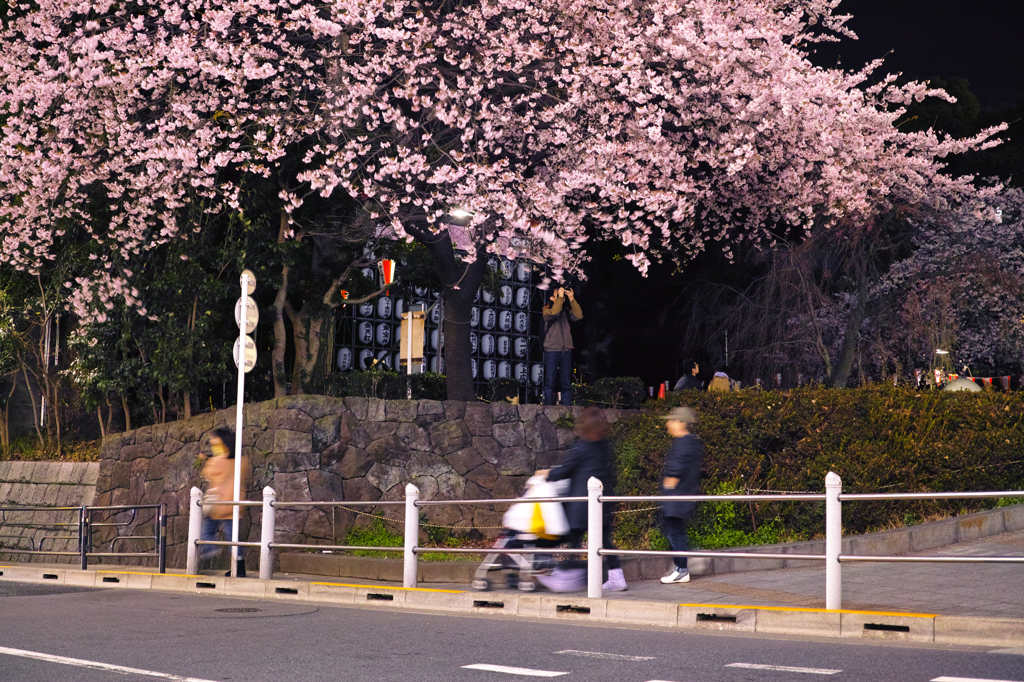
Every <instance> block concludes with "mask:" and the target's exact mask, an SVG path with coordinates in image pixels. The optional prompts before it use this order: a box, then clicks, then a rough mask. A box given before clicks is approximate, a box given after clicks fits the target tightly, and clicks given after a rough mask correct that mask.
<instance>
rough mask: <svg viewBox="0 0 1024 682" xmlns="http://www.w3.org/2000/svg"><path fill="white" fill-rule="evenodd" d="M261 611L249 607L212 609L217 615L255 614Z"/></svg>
mask: <svg viewBox="0 0 1024 682" xmlns="http://www.w3.org/2000/svg"><path fill="white" fill-rule="evenodd" d="M262 610H263V609H257V608H253V607H251V606H242V607H234V608H230V609H214V611H216V612H217V613H256V612H258V611H262Z"/></svg>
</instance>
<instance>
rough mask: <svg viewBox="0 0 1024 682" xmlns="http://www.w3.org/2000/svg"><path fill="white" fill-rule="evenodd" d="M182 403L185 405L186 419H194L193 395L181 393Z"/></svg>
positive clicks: (186, 392) (185, 392)
mask: <svg viewBox="0 0 1024 682" xmlns="http://www.w3.org/2000/svg"><path fill="white" fill-rule="evenodd" d="M181 402H182V403H183V404H184V405H183V407H184V412H185V419H191V418H192V394H191V393H189V392H188V391H182V392H181Z"/></svg>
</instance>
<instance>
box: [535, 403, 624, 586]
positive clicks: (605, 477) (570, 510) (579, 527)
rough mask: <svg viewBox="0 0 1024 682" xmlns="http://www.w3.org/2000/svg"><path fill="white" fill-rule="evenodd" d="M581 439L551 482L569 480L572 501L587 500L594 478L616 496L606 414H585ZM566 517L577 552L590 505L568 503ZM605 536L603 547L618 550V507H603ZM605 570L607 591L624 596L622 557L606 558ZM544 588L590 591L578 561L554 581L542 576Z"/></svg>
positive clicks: (571, 543) (595, 411)
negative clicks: (614, 526)
mask: <svg viewBox="0 0 1024 682" xmlns="http://www.w3.org/2000/svg"><path fill="white" fill-rule="evenodd" d="M579 435H580V439H579V440H578V441H576V443H575V444H574V445H573V446H572V447H571V448H570V449H569V451H568V452H567V453H566V456H565V461H564V462H562V464H560V465H559V466H557V467H554V468H553V469H550V470H548V471H547V472H538V473H546V476H547V479H548V480H549V481H552V482H554V481H562V480H565V479H568V480H569V492H568V495H567V496H568V497H586V496H587V483H588V482H589V481H590V477H591V476H593V477H595V478H597V479H598V480H599V481H601V485H602V486H603V487H604V494H605V495H614V494H615V491H614V478H613V474H612V472H613V462H612V455H613V451H612V444H611V441H609V440H608V438H609V436H610V435H611V428H610V427H609V426H608V422H607V421H605V418H604V413H603V412H602V411H601V410H598V409H596V408H593V407H588V408H587V409H585V410H583V414H582V416H581V418H580V425H579ZM563 504H564V506H565V516H566V520H567V521H568V522H569V536H568V538H567V539H566V544H568V545H569V546H570V547H573V548H579V547H582V544H583V536H584V535H585V534H586V532H587V525H588V523H587V503H586V502H565V503H563ZM602 507H603V508H602V510H601V511H602V519H603V524H602V525H603V527H604V533H603V534H602V547H605V548H607V549H615V545H614V544H613V543H612V512H613V511H614V504H604V505H602ZM604 561H605V567H606V568H607V570H608V580H607V581H606V582H605V584H604V589H606V590H608V591H611V592H622V591H624V590H625V589H626V579H625V577H624V576H623V575H622V566H621V564H620V563H619V557H617V556H606V557H605V558H604ZM538 580H540V582H541V584H542V585H544V586H545V587H547V588H548V589H550V590H552V591H553V592H569V591H572V590H574V589H583V588H585V587H586V571H585V569H584V568H583V567H582V562H581V561H579V560H578V559H574V560H570V561H567V562H565V565H564V566H560V567H559V569H558V570H556V571H555V572H554V573H552V575H551V576H550V577H547V576H538Z"/></svg>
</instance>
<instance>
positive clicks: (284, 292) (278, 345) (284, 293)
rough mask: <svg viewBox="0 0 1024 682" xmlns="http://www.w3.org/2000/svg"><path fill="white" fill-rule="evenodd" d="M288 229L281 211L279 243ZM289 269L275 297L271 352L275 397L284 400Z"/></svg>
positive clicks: (286, 393)
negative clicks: (286, 305)
mask: <svg viewBox="0 0 1024 682" xmlns="http://www.w3.org/2000/svg"><path fill="white" fill-rule="evenodd" d="M287 229H288V215H287V214H286V213H285V212H284V211H281V226H280V228H279V229H278V233H277V243H278V244H281V243H282V242H284V239H285V237H284V235H285V232H286V231H287ZM288 268H289V266H288V265H287V264H285V265H282V266H281V285H280V286H279V287H278V288H277V296H275V297H274V348H273V350H271V352H270V362H271V366H272V369H273V372H274V397H275V398H283V397H285V396H286V395H288V384H287V381H286V380H287V377H288V371H287V369H286V368H285V366H284V354H285V350H287V348H288V335H287V333H286V332H285V328H284V315H285V312H284V310H285V303H286V302H287V300H288Z"/></svg>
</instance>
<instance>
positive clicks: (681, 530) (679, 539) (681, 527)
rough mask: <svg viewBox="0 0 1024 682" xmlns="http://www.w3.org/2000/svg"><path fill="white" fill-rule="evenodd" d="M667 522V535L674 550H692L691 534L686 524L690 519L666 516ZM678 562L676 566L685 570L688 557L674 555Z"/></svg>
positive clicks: (665, 522)
mask: <svg viewBox="0 0 1024 682" xmlns="http://www.w3.org/2000/svg"><path fill="white" fill-rule="evenodd" d="M663 521H664V524H665V535H667V536H668V546H669V547H670V548H671V550H672V551H673V552H688V551H690V536H689V534H687V532H686V526H687V525H688V523H689V520H688V519H680V518H677V517H675V516H666V517H664V519H663ZM672 559H673V560H674V561H675V563H676V568H678V569H680V570H683V571H685V570H686V557H684V556H677V557H672Z"/></svg>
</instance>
